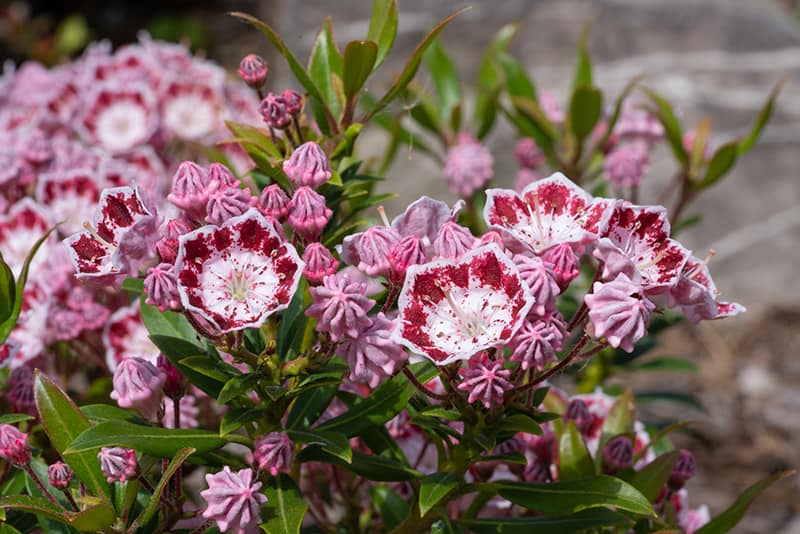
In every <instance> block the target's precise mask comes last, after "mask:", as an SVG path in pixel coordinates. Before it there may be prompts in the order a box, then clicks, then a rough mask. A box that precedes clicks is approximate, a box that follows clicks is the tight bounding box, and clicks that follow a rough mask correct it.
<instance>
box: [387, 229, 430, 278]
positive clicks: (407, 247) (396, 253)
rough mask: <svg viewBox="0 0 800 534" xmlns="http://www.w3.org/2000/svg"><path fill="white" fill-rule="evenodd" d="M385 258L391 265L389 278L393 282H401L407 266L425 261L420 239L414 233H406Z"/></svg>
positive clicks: (423, 248)
mask: <svg viewBox="0 0 800 534" xmlns="http://www.w3.org/2000/svg"><path fill="white" fill-rule="evenodd" d="M387 259H388V260H389V265H391V272H390V273H389V278H390V279H391V280H392V282H393V283H395V284H398V285H399V284H402V283H403V280H404V279H405V277H406V270H408V268H409V267H411V266H412V265H419V264H420V263H425V261H426V260H427V257H426V256H425V247H424V244H423V242H422V239H420V238H419V237H417V236H415V235H407V236H406V237H404V238H403V239H401V240H400V241H398V242H397V244H396V245H395V246H393V247H392V251H391V252H389V257H388V258H387Z"/></svg>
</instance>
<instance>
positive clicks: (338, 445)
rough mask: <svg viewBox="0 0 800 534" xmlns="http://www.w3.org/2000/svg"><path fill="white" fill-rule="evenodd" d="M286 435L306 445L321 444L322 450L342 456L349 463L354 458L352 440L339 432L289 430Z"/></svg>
mask: <svg viewBox="0 0 800 534" xmlns="http://www.w3.org/2000/svg"><path fill="white" fill-rule="evenodd" d="M286 435H287V436H289V439H291V440H292V441H294V442H297V443H303V444H305V445H319V446H320V447H321V448H322V450H324V451H325V452H329V453H330V454H332V455H334V456H336V457H337V458H341V459H342V460H344V461H345V462H347V463H350V462H351V461H352V460H353V451H352V450H351V449H350V442H349V441H348V440H347V438H346V437H345V436H344V434H340V433H338V432H324V431H321V430H316V429H314V430H287V431H286Z"/></svg>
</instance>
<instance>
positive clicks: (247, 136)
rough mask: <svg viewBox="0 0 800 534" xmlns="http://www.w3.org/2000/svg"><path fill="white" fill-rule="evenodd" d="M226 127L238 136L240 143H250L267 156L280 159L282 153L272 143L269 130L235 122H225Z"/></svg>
mask: <svg viewBox="0 0 800 534" xmlns="http://www.w3.org/2000/svg"><path fill="white" fill-rule="evenodd" d="M225 126H227V127H228V130H230V131H231V133H232V134H233V135H234V136H236V138H237V141H238V142H239V143H243V142H246V143H249V144H251V145H253V146H255V147H258V148H259V149H261V150H262V151H263V152H264V153H265V154H266V155H268V156H271V157H273V158H280V157H281V151H280V150H279V149H278V147H276V146H275V144H274V143H273V142H272V137H271V136H270V133H269V131H268V130H264V129H262V128H257V127H255V126H253V125H252V124H243V123H240V122H234V121H225Z"/></svg>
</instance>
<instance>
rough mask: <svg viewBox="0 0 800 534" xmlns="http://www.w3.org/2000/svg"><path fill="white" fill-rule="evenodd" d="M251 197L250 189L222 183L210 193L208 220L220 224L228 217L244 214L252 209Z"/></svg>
mask: <svg viewBox="0 0 800 534" xmlns="http://www.w3.org/2000/svg"><path fill="white" fill-rule="evenodd" d="M251 197H252V195H251V194H250V191H248V190H246V189H240V188H239V187H237V186H227V187H226V186H224V185H222V186H221V187H220V188H219V189H215V190H214V191H212V192H211V193H210V194H209V195H208V204H206V221H207V222H209V223H211V224H216V225H217V226H219V225H221V224H222V223H224V222H225V221H227V220H228V219H230V218H232V217H236V216H238V215H241V214H243V213H244V212H246V211H247V210H248V209H250V205H251V203H250V199H251Z"/></svg>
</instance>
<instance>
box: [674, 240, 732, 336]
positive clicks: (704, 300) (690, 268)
mask: <svg viewBox="0 0 800 534" xmlns="http://www.w3.org/2000/svg"><path fill="white" fill-rule="evenodd" d="M713 255H714V253H713V251H712V252H711V253H710V254H709V258H708V259H706V260H705V261H703V260H701V259H700V258H696V257H695V256H692V257H691V258H689V260H688V261H687V262H686V264H685V265H684V266H683V270H682V271H681V274H680V276H679V277H678V282H677V283H676V284H675V286H674V287H673V288H671V289H670V292H669V295H668V296H669V305H670V306H677V305H679V306H680V307H681V309H682V310H683V314H684V315H685V316H686V318H687V319H688V320H690V321H691V322H693V323H698V322H700V321H701V320H712V319H723V318H725V317H732V316H734V315H739V314H740V313H743V312H745V311H746V309H745V307H744V306H742V305H741V304H737V303H736V302H720V301H718V300H717V297H718V296H719V291H718V290H717V286H716V285H715V284H714V280H712V278H711V273H710V272H709V271H708V261H709V260H710V259H711V257H713Z"/></svg>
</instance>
